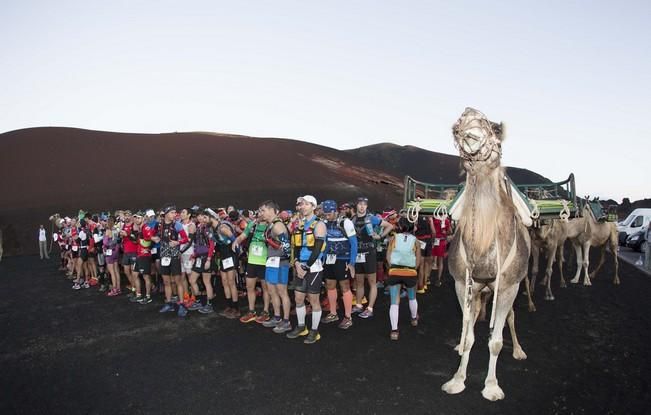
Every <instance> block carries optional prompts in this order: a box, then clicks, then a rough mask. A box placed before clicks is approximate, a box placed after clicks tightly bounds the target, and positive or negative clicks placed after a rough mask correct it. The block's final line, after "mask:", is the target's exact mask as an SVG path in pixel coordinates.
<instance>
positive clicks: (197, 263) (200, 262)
mask: <svg viewBox="0 0 651 415" xmlns="http://www.w3.org/2000/svg"><path fill="white" fill-rule="evenodd" d="M201 264H202V261H201V258H197V260H196V261H195V263H194V266H195V267H197V268H199V267H201Z"/></svg>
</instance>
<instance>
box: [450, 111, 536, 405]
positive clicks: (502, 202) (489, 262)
mask: <svg viewBox="0 0 651 415" xmlns="http://www.w3.org/2000/svg"><path fill="white" fill-rule="evenodd" d="M502 130H503V129H502V124H496V123H492V122H491V121H489V120H488V119H487V118H486V117H485V116H484V115H483V114H482V113H481V112H479V111H476V110H473V109H472V108H467V109H466V110H465V111H464V113H463V114H462V115H461V118H460V119H459V120H458V121H457V122H456V124H455V125H454V127H453V134H454V137H455V145H456V146H457V148H458V150H459V153H460V155H461V159H462V162H463V168H464V169H465V171H466V186H465V189H464V195H465V196H464V202H463V206H461V207H460V209H461V212H462V213H461V215H460V220H459V222H458V229H457V231H456V232H455V234H454V236H453V238H452V241H451V244H450V250H449V255H448V261H449V269H450V273H451V274H452V276H453V277H454V280H455V290H456V294H457V298H458V300H459V304H460V306H461V310H462V312H463V324H462V331H461V341H460V342H459V354H460V355H461V361H460V364H459V368H458V369H457V372H456V373H455V374H454V377H453V378H452V379H451V380H449V381H448V382H446V383H445V384H444V385H443V386H442V387H441V389H443V391H445V392H447V393H450V394H453V393H460V392H461V391H463V390H464V389H465V387H466V386H465V380H466V371H467V366H468V359H469V356H470V350H471V348H472V346H473V343H474V341H475V335H474V325H475V321H476V319H477V316H478V314H479V310H480V309H481V302H482V299H481V298H482V296H484V295H486V294H487V293H489V292H492V293H493V298H492V300H493V301H492V303H493V307H492V315H491V323H490V327H491V329H492V330H491V336H490V340H489V342H488V349H489V351H490V359H489V364H488V373H487V375H486V379H485V381H484V389H483V390H482V395H483V396H484V398H486V399H488V400H491V401H495V400H498V399H503V398H504V392H503V391H502V389H501V388H500V386H499V384H498V382H497V376H496V368H497V359H498V356H499V353H500V351H501V350H502V331H503V329H504V324H505V323H506V321H507V319H508V320H509V323H513V320H514V313H513V301H514V300H515V297H516V295H517V292H518V287H519V285H520V282H521V281H522V280H523V279H524V278H525V277H526V274H527V268H528V260H529V254H530V243H531V241H530V238H529V233H528V231H527V229H526V227H525V226H524V225H523V223H522V219H521V218H520V217H519V216H518V214H517V212H516V207H515V204H514V203H513V199H512V197H511V195H510V194H509V192H510V187H509V185H508V184H507V182H506V181H505V173H504V169H503V168H502V167H501V165H500V159H501V156H502V150H501V144H502ZM513 324H514V323H513ZM510 325H511V324H510ZM513 333H515V330H513ZM514 340H515V339H514ZM516 344H517V343H516V341H514V357H516V358H524V357H526V355H524V352H522V349H521V347H520V346H519V344H518V345H517V348H518V349H519V350H516Z"/></svg>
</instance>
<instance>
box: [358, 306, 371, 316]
mask: <svg viewBox="0 0 651 415" xmlns="http://www.w3.org/2000/svg"><path fill="white" fill-rule="evenodd" d="M371 317H373V310H369V309H368V308H367V309H366V310H364V311H363V312H361V313H360V314H359V318H371Z"/></svg>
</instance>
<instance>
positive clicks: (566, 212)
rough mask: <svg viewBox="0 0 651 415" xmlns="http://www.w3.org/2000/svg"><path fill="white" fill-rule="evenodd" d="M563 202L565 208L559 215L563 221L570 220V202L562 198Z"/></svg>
mask: <svg viewBox="0 0 651 415" xmlns="http://www.w3.org/2000/svg"><path fill="white" fill-rule="evenodd" d="M561 204H562V205H563V208H562V209H561V211H560V213H559V214H558V217H560V218H561V220H562V221H563V222H569V218H570V207H569V202H568V201H567V200H561Z"/></svg>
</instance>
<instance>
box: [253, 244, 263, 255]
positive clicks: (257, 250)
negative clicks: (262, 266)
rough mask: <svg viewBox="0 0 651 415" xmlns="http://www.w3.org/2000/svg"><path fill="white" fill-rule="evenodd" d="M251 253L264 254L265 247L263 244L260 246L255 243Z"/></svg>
mask: <svg viewBox="0 0 651 415" xmlns="http://www.w3.org/2000/svg"><path fill="white" fill-rule="evenodd" d="M251 253H252V254H253V255H254V256H262V254H263V253H264V250H263V248H262V247H261V246H259V245H253V246H252V247H251Z"/></svg>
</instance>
